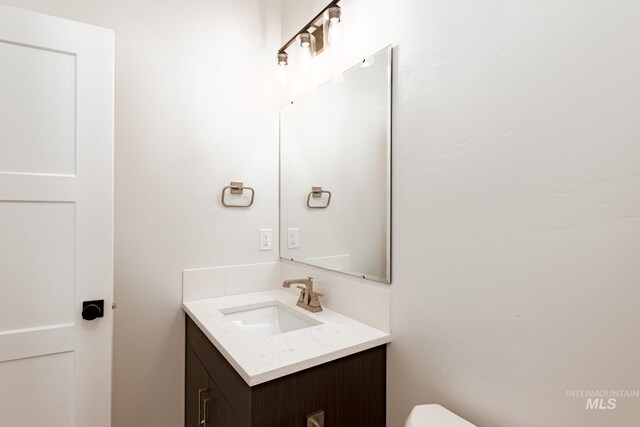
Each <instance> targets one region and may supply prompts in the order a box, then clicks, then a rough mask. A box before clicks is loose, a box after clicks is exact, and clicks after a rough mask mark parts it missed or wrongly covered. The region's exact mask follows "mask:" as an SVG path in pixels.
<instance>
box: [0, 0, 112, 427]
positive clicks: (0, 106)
mask: <svg viewBox="0 0 640 427" xmlns="http://www.w3.org/2000/svg"><path fill="white" fill-rule="evenodd" d="M113 55H114V36H113V32H112V31H110V30H106V29H102V28H97V27H93V26H89V25H85V24H80V23H76V22H71V21H67V20H63V19H59V18H54V17H50V16H46V15H41V14H37V13H32V12H27V11H23V10H20V9H15V8H10V7H6V6H0V426H2V427H5V426H6V427H26V426H35V425H43V426H47V427H109V426H110V425H111V347H112V326H113V322H112V312H111V303H112V298H113V243H112V241H113V237H112V235H113V79H114V73H113V67H114V58H113ZM90 300H104V307H105V309H104V317H102V318H97V319H95V320H92V321H89V320H83V319H82V308H83V301H90Z"/></svg>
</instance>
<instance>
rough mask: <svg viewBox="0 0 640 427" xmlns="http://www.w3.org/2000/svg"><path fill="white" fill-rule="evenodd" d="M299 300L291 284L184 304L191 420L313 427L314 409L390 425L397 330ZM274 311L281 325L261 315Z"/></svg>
mask: <svg viewBox="0 0 640 427" xmlns="http://www.w3.org/2000/svg"><path fill="white" fill-rule="evenodd" d="M295 304H296V296H295V295H293V294H291V293H289V292H285V291H282V290H270V291H265V292H257V293H252V294H244V295H236V296H229V297H220V298H212V299H207V300H200V301H192V302H185V303H184V304H183V307H184V309H185V311H186V312H187V316H186V381H185V384H186V385H185V386H186V390H185V392H186V393H185V426H186V427H191V426H193V427H195V426H204V427H274V426H275V427H306V426H307V416H310V415H313V414H316V413H318V412H320V411H323V417H324V421H323V422H322V423H321V424H320V425H327V426H335V427H339V426H343V427H359V426H362V427H365V426H366V427H376V426H380V427H383V426H384V425H385V414H386V409H385V406H386V404H385V402H386V343H388V342H389V341H390V335H389V334H387V333H385V332H382V331H379V330H377V329H374V328H371V327H369V326H367V325H364V324H362V323H360V322H357V321H355V320H352V319H349V318H347V317H345V316H342V315H340V314H338V313H336V312H333V311H331V310H328V309H324V310H323V311H322V312H319V313H303V311H304V310H302V309H300V308H298V307H296V306H295ZM267 311H269V312H277V313H278V318H279V322H277V323H280V324H281V325H278V326H276V327H275V329H274V326H273V325H274V324H275V323H273V324H272V325H271V326H266V327H264V326H265V325H268V324H269V319H268V316H267V317H263V318H261V319H256V318H255V316H263V313H265V312H267ZM243 313H247V316H248V317H247V316H244V314H243ZM238 315H240V316H238ZM243 316H244V317H245V320H247V322H246V324H247V325H246V326H247V327H248V328H249V329H243V328H244V326H243V325H242V321H241V320H240V321H239V320H238V318H239V317H240V318H242V317H243ZM289 316H293V317H296V318H297V319H298V320H299V322H300V323H299V324H295V321H292V320H291V319H289V318H288V317H289ZM256 325H258V326H256ZM259 325H262V326H259ZM281 326H282V327H284V328H285V331H282V330H279V329H278V328H280V327H281ZM251 327H254V328H253V329H254V330H253V331H252V330H250V328H251ZM291 328H293V330H287V329H291ZM310 425H312V426H313V424H310Z"/></svg>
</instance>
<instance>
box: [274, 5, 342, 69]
mask: <svg viewBox="0 0 640 427" xmlns="http://www.w3.org/2000/svg"><path fill="white" fill-rule="evenodd" d="M339 1H340V0H332V1H331V2H330V3H329V4H328V5H327V6H325V8H324V9H322V11H320V13H318V14H317V15H316V16H315V17H314V18H313V19H312V20H311V21H309V22H308V23H307V25H305V26H304V27H302V28H301V29H300V31H298V32H297V33H296V34H295V35H294V36H293V37H291V38H290V39H289V41H288V42H286V43H285V44H284V45H283V46H282V47H281V48H280V50H278V65H282V66H284V65H287V64H288V63H289V56H288V55H287V52H286V50H287V49H288V48H289V47H291V45H292V44H294V43H295V42H296V41H297V40H299V41H300V46H301V47H302V48H303V49H309V51H310V52H311V54H312V55H318V54H320V53H322V52H323V50H324V47H325V27H326V28H327V29H329V26H330V25H332V24H333V25H335V24H337V23H339V22H340V21H341V19H342V9H340V6H338V2H339ZM327 32H328V31H327Z"/></svg>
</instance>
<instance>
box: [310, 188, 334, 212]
mask: <svg viewBox="0 0 640 427" xmlns="http://www.w3.org/2000/svg"><path fill="white" fill-rule="evenodd" d="M323 194H328V195H329V197H328V198H327V203H326V204H325V205H320V206H311V197H322V195H323ZM329 203H331V191H327V190H323V189H322V187H311V192H310V193H309V195H308V196H307V207H308V208H311V209H326V208H328V207H329Z"/></svg>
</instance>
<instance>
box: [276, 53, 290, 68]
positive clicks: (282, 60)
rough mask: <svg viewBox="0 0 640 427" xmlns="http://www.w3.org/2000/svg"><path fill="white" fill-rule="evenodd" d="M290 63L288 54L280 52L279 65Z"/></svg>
mask: <svg viewBox="0 0 640 427" xmlns="http://www.w3.org/2000/svg"><path fill="white" fill-rule="evenodd" d="M288 63H289V55H288V54H287V52H278V65H283V66H284V65H287V64H288Z"/></svg>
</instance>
